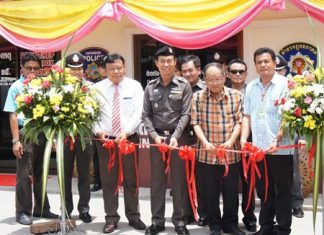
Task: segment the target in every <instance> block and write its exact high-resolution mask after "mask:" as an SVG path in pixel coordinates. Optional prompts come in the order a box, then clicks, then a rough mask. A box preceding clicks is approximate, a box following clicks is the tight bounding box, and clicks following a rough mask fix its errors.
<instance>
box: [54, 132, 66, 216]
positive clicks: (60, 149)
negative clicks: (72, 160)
mask: <svg viewBox="0 0 324 235" xmlns="http://www.w3.org/2000/svg"><path fill="white" fill-rule="evenodd" d="M63 133H64V132H63V130H62V129H61V128H59V129H58V132H57V145H56V165H57V176H58V184H59V189H60V196H61V207H62V210H64V211H65V185H64V134H63Z"/></svg>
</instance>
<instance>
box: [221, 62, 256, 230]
mask: <svg viewBox="0 0 324 235" xmlns="http://www.w3.org/2000/svg"><path fill="white" fill-rule="evenodd" d="M227 68H228V71H227V77H228V78H229V79H230V80H231V88H232V89H235V90H238V91H240V92H241V97H242V98H241V99H242V100H244V95H245V87H246V84H245V80H246V77H247V74H248V73H247V65H246V63H245V62H244V61H243V60H241V59H233V60H231V61H230V62H229V63H228V67H227ZM251 140H252V138H251V134H250V136H249V138H248V141H249V142H251ZM249 175H250V172H248V176H249ZM240 176H241V182H242V204H241V208H242V212H243V214H244V217H243V223H244V226H245V228H246V229H247V230H248V231H249V232H255V231H256V228H257V226H256V216H255V214H254V209H255V200H254V198H255V196H254V193H253V195H252V198H251V204H250V206H249V208H248V209H247V210H245V209H246V206H247V202H248V198H249V188H250V179H249V178H248V181H247V182H246V181H245V179H244V172H243V165H242V161H241V167H240Z"/></svg>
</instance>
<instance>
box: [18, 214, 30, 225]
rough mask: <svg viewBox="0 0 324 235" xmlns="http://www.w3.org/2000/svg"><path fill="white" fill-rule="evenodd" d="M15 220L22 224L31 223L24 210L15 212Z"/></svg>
mask: <svg viewBox="0 0 324 235" xmlns="http://www.w3.org/2000/svg"><path fill="white" fill-rule="evenodd" d="M16 221H17V222H18V223H20V224H22V225H30V224H32V223H33V221H32V219H31V217H30V215H28V214H27V213H26V212H19V213H17V215H16Z"/></svg>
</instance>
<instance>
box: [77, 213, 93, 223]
mask: <svg viewBox="0 0 324 235" xmlns="http://www.w3.org/2000/svg"><path fill="white" fill-rule="evenodd" d="M79 218H80V220H82V222H83V223H91V222H92V219H91V215H90V214H89V213H88V212H84V213H81V214H80V215H79Z"/></svg>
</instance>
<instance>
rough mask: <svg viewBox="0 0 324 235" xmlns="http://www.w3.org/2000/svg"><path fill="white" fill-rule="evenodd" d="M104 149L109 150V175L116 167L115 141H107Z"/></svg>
mask: <svg viewBox="0 0 324 235" xmlns="http://www.w3.org/2000/svg"><path fill="white" fill-rule="evenodd" d="M102 147H104V148H105V149H107V151H108V154H109V155H108V157H109V161H108V165H107V167H108V174H110V171H111V169H112V168H113V167H114V165H115V142H114V141H113V140H107V141H105V142H104V143H103V145H102Z"/></svg>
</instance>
